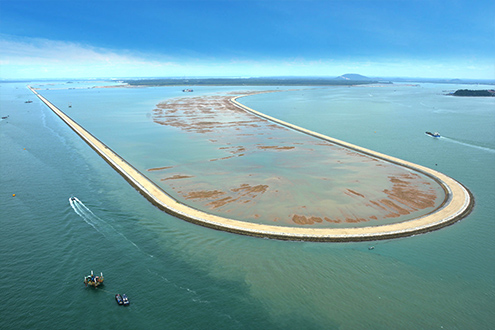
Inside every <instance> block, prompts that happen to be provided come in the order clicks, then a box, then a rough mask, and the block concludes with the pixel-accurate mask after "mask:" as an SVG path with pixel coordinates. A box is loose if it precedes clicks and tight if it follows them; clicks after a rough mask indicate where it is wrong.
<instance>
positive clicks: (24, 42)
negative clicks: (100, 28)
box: [0, 34, 495, 79]
mask: <svg viewBox="0 0 495 330" xmlns="http://www.w3.org/2000/svg"><path fill="white" fill-rule="evenodd" d="M0 65H1V66H0V70H1V71H0V78H3V79H36V78H87V77H159V76H163V77H164V76H283V75H287V76H289V75H299V76H338V75H341V74H344V73H359V74H363V75H367V76H381V77H387V76H388V77H392V76H394V77H400V76H402V77H425V78H484V79H494V78H495V66H494V64H493V63H492V62H491V61H480V60H479V59H476V60H469V59H467V60H452V59H451V60H447V61H440V60H436V61H425V60H410V59H383V58H380V59H368V58H362V59H355V58H353V59H347V60H343V59H339V60H337V59H332V58H322V59H304V58H290V57H287V58H284V59H278V60H266V59H264V60H258V59H235V58H233V59H230V60H212V59H211V58H209V59H200V58H197V59H193V58H180V59H177V58H176V59H173V58H170V57H167V56H166V55H165V54H143V53H137V52H131V51H116V50H111V49H105V48H98V47H93V46H91V45H84V44H80V43H74V42H65V41H55V40H48V39H40V38H19V37H12V36H7V35H2V34H0Z"/></svg>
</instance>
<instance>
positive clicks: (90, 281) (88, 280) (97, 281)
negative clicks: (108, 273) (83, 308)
mask: <svg viewBox="0 0 495 330" xmlns="http://www.w3.org/2000/svg"><path fill="white" fill-rule="evenodd" d="M102 284H103V273H100V276H94V275H93V271H91V275H87V276H85V277H84V285H86V286H88V285H89V286H92V287H95V288H96V287H97V286H100V285H102Z"/></svg>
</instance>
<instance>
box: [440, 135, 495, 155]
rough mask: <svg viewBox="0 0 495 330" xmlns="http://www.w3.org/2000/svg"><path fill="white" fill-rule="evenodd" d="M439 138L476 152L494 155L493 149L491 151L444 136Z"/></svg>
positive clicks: (494, 150)
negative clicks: (473, 149) (480, 151)
mask: <svg viewBox="0 0 495 330" xmlns="http://www.w3.org/2000/svg"><path fill="white" fill-rule="evenodd" d="M441 138H442V139H444V140H446V141H449V142H452V143H457V144H460V145H463V146H466V147H470V148H475V149H478V150H483V151H487V152H491V153H495V149H492V148H488V147H482V146H478V145H476V144H471V143H466V142H462V141H459V140H456V139H452V138H448V137H445V136H442V137H441Z"/></svg>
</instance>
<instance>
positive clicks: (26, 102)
mask: <svg viewBox="0 0 495 330" xmlns="http://www.w3.org/2000/svg"><path fill="white" fill-rule="evenodd" d="M24 103H33V101H31V100H29V101H26V102H24Z"/></svg>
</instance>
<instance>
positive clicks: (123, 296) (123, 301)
mask: <svg viewBox="0 0 495 330" xmlns="http://www.w3.org/2000/svg"><path fill="white" fill-rule="evenodd" d="M122 303H123V305H124V306H128V305H129V298H127V296H126V294H125V293H124V294H123V295H122Z"/></svg>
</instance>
